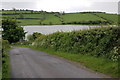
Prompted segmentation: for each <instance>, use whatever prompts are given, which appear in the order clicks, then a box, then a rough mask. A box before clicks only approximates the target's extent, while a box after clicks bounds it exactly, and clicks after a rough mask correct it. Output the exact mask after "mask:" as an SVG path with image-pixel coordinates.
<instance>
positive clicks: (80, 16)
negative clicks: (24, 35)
mask: <svg viewBox="0 0 120 80" xmlns="http://www.w3.org/2000/svg"><path fill="white" fill-rule="evenodd" d="M3 13H15V12H14V11H3ZM16 13H31V11H16ZM34 13H39V12H37V11H34ZM95 14H97V15H100V16H102V17H105V18H107V19H108V20H112V21H114V22H116V21H117V15H116V14H105V13H95ZM23 16H24V18H45V20H44V21H42V24H46V25H51V24H54V25H55V24H57V25H58V24H61V23H62V22H61V20H63V22H80V21H96V20H100V21H106V20H105V19H102V18H100V17H97V16H95V15H92V14H91V13H66V14H65V15H62V16H60V18H58V17H56V16H54V14H49V13H46V14H43V13H40V14H23ZM3 17H9V18H20V15H3ZM19 21H21V25H40V20H35V19H29V20H28V19H21V20H19Z"/></svg>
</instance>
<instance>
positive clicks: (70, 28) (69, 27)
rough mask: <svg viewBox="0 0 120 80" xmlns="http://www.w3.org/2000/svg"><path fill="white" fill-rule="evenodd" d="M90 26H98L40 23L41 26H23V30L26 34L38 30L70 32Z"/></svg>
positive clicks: (46, 32)
mask: <svg viewBox="0 0 120 80" xmlns="http://www.w3.org/2000/svg"><path fill="white" fill-rule="evenodd" d="M90 27H91V28H92V27H100V26H95V25H42V26H39V25H38V26H36V25H35V26H33V25H32V26H23V28H24V30H25V31H26V32H27V34H26V35H28V34H32V33H34V32H39V33H42V34H51V33H54V32H58V31H59V32H61V31H62V32H71V31H75V30H84V29H89V28H90Z"/></svg>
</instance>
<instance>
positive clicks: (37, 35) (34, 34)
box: [33, 32, 42, 40]
mask: <svg viewBox="0 0 120 80" xmlns="http://www.w3.org/2000/svg"><path fill="white" fill-rule="evenodd" d="M41 35H42V34H41V33H38V32H34V33H33V38H34V40H35V39H36V38H38V37H40V36H41Z"/></svg>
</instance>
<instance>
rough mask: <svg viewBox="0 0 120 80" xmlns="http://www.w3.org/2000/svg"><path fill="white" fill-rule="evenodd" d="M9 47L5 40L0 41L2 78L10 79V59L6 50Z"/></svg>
mask: <svg viewBox="0 0 120 80" xmlns="http://www.w3.org/2000/svg"><path fill="white" fill-rule="evenodd" d="M9 49H10V45H9V43H8V41H7V40H3V41H2V78H10V62H9V61H10V59H9V54H8V50H9Z"/></svg>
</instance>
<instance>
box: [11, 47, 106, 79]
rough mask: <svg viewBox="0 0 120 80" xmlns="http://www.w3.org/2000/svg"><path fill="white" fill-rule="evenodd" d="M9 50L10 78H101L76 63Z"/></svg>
mask: <svg viewBox="0 0 120 80" xmlns="http://www.w3.org/2000/svg"><path fill="white" fill-rule="evenodd" d="M12 48H13V49H12V50H10V52H9V53H10V64H11V78H103V77H106V76H105V75H103V74H99V73H96V72H94V71H91V70H89V69H86V68H84V67H83V66H81V65H78V64H77V63H74V62H71V61H68V60H66V59H63V58H59V57H56V56H53V55H50V54H47V53H44V52H41V51H36V50H32V49H30V48H24V47H12Z"/></svg>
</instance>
